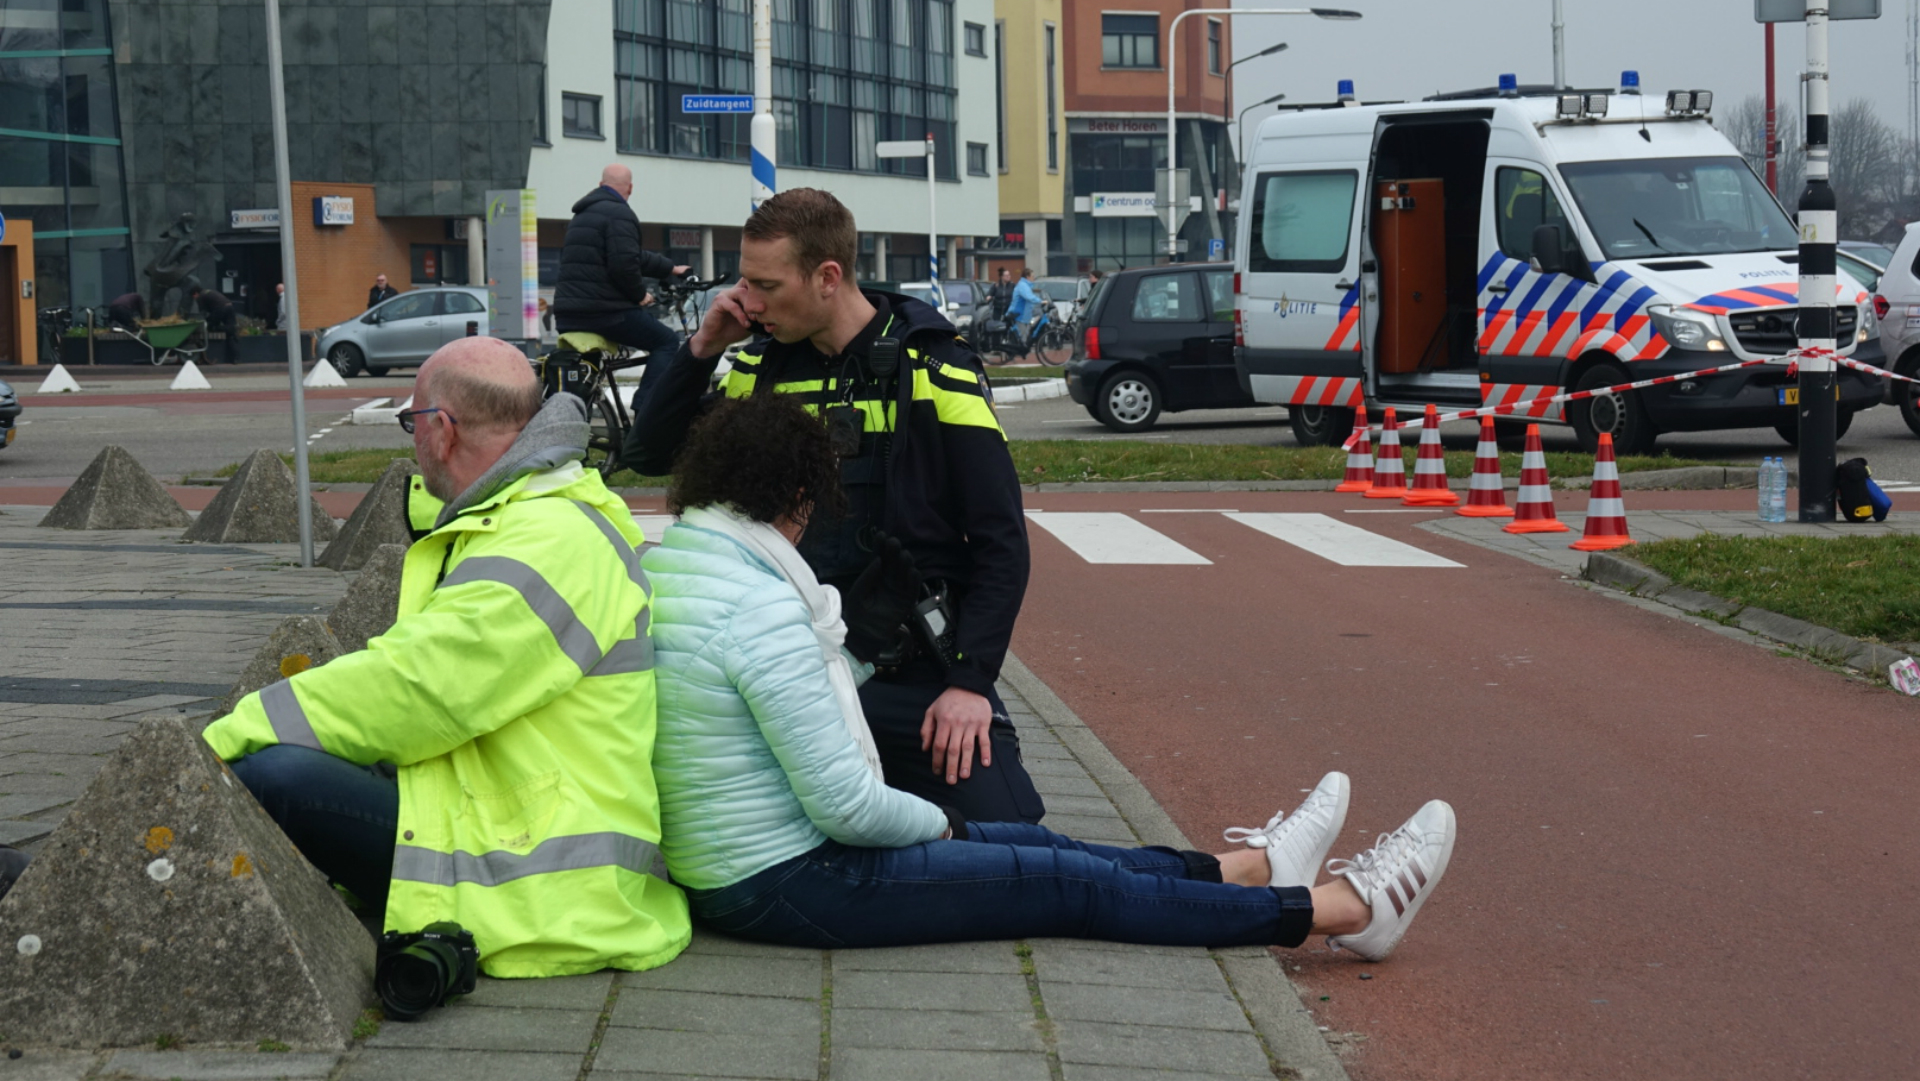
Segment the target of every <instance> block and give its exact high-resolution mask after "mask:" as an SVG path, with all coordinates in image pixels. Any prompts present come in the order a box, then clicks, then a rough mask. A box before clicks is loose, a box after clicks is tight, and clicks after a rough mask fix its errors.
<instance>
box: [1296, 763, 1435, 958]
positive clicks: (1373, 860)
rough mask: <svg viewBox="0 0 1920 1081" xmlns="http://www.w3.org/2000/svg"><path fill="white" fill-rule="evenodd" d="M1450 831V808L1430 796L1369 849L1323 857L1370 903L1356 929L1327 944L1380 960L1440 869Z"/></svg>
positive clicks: (1397, 938)
mask: <svg viewBox="0 0 1920 1081" xmlns="http://www.w3.org/2000/svg"><path fill="white" fill-rule="evenodd" d="M1454 833H1455V824H1454V818H1453V808H1452V807H1449V806H1448V805H1447V804H1446V802H1445V801H1444V800H1434V801H1433V802H1431V803H1429V804H1427V805H1426V806H1425V807H1422V808H1420V809H1419V810H1418V811H1415V812H1414V815H1413V817H1412V818H1409V819H1407V821H1406V824H1405V825H1402V826H1401V827H1400V828H1399V829H1397V830H1394V831H1393V832H1392V833H1389V834H1386V835H1385V836H1383V837H1381V838H1380V840H1379V841H1378V842H1377V843H1376V844H1375V845H1374V846H1373V848H1372V849H1370V850H1368V851H1366V852H1362V853H1360V854H1359V855H1357V856H1355V857H1353V858H1352V859H1350V860H1330V861H1328V863H1327V873H1328V874H1334V875H1344V876H1346V879H1347V881H1348V882H1351V883H1352V884H1353V888H1354V889H1355V890H1358V891H1359V893H1360V899H1361V900H1362V901H1365V902H1366V903H1367V904H1368V905H1370V906H1372V908H1373V919H1372V920H1371V921H1370V922H1369V923H1368V924H1367V929H1366V930H1364V931H1361V932H1360V933H1359V934H1354V935H1337V936H1331V937H1329V938H1328V939H1327V945H1329V946H1332V947H1334V948H1335V949H1342V950H1352V951H1353V952H1354V953H1357V954H1359V955H1360V956H1361V957H1364V958H1366V959H1367V960H1369V961H1381V960H1385V959H1386V956H1387V954H1389V953H1392V952H1393V948H1394V947H1395V946H1397V945H1399V944H1400V937H1401V936H1402V935H1405V934H1406V933H1407V925H1408V924H1410V923H1412V922H1413V917H1414V916H1415V914H1417V913H1418V912H1419V911H1420V906H1421V905H1423V904H1425V903H1426V901H1427V898H1428V897H1429V896H1430V895H1432V893H1433V887H1435V886H1437V885H1439V883H1440V876H1441V875H1442V874H1445V873H1446V870H1447V861H1448V860H1450V859H1452V858H1453V840H1454Z"/></svg>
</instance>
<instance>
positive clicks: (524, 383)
mask: <svg viewBox="0 0 1920 1081" xmlns="http://www.w3.org/2000/svg"><path fill="white" fill-rule="evenodd" d="M414 386H415V389H414V405H415V406H416V408H414V409H411V410H409V411H408V412H406V413H402V414H401V422H402V424H403V425H404V426H405V427H406V428H407V429H408V430H409V431H410V432H412V433H413V441H414V452H415V455H416V457H417V458H418V460H419V464H420V471H421V475H422V479H423V480H424V484H425V489H426V491H425V492H416V493H415V499H414V503H415V507H414V509H415V511H416V512H418V511H421V510H422V509H423V505H424V506H426V507H430V505H431V504H430V503H424V501H423V497H425V496H428V495H430V496H431V497H432V499H433V500H438V501H440V502H443V503H444V504H445V505H444V506H443V507H440V508H439V509H438V513H437V515H436V516H435V517H434V518H433V520H432V531H431V532H429V533H427V534H426V536H424V537H422V538H420V539H419V540H418V541H417V542H416V543H415V544H414V545H413V547H412V548H410V549H409V550H408V552H407V558H406V566H405V570H404V572H403V574H402V579H401V586H400V616H399V620H398V621H397V622H396V623H395V624H394V625H393V628H392V629H391V630H389V631H388V632H387V633H385V634H383V635H381V636H380V637H378V638H375V639H374V640H373V641H371V642H369V643H368V644H367V648H366V649H365V650H362V651H361V652H358V653H353V654H349V655H347V656H345V657H341V658H339V659H338V660H335V661H333V662H332V663H330V664H327V665H325V666H324V667H320V668H315V669H311V670H309V671H306V672H301V673H299V674H296V675H294V676H292V677H291V678H289V679H286V680H283V681H281V682H279V683H276V684H273V685H272V686H270V687H267V688H266V689H265V690H262V691H260V692H259V693H257V694H252V695H249V696H247V697H246V698H245V699H243V700H242V701H241V702H240V704H239V706H238V708H236V709H235V710H234V712H233V713H232V714H231V715H229V716H227V717H225V718H223V719H221V720H219V721H216V722H214V724H213V725H212V726H210V727H209V728H208V729H207V730H206V740H207V742H208V743H209V744H211V745H212V747H213V749H214V750H215V751H216V752H218V753H219V755H220V757H222V758H224V759H227V760H228V761H230V762H232V763H233V770H234V773H235V775H237V776H238V777H239V778H240V779H241V780H242V781H243V782H244V783H245V784H246V785H247V787H248V789H249V790H250V791H252V792H253V793H254V795H255V796H256V797H257V798H259V800H260V802H261V804H262V805H263V806H264V807H265V808H266V809H267V812H268V813H269V814H271V815H272V816H273V817H274V819H275V820H276V821H277V822H279V823H280V825H281V828H282V829H284V830H285V831H286V832H287V835H288V836H289V837H290V838H291V839H292V840H293V842H294V843H295V844H296V845H297V846H299V848H300V850H301V851H302V852H303V853H305V854H306V856H307V858H308V859H310V860H312V861H313V863H314V864H315V865H316V866H317V867H319V868H320V870H322V871H323V872H325V873H326V874H327V875H328V876H329V877H331V878H332V879H334V881H336V882H339V883H340V884H342V885H343V886H345V887H347V888H348V889H349V890H351V891H352V892H353V893H354V894H355V895H357V896H358V897H359V898H360V899H361V900H362V902H364V903H366V904H368V905H370V906H378V905H382V904H384V906H385V911H386V916H385V925H386V929H387V930H389V931H417V930H420V929H421V928H422V927H424V926H425V925H427V924H429V923H433V922H435V921H438V920H452V921H455V922H457V923H459V924H461V925H462V926H463V927H465V928H466V929H467V930H469V931H471V932H472V933H473V936H474V939H475V941H476V943H477V945H478V946H479V949H480V966H481V968H482V970H483V971H485V972H486V973H487V974H489V975H492V976H504V977H515V976H558V975H566V974H571V973H580V972H592V971H595V970H597V969H601V968H607V967H613V968H626V969H644V968H652V967H654V966H656V965H661V964H664V963H666V962H667V961H669V960H672V959H673V958H674V957H675V956H676V955H677V954H678V953H679V952H680V951H681V950H682V949H684V948H685V947H686V945H687V942H688V940H689V938H690V937H691V934H692V930H691V925H690V924H689V922H688V918H687V903H686V898H685V896H684V895H683V894H681V892H680V891H679V889H678V888H676V887H675V886H673V885H671V884H670V883H668V882H667V881H666V877H665V870H664V864H662V863H661V862H660V857H659V853H658V849H657V847H656V846H657V845H658V844H659V841H660V806H659V796H658V793H657V791H656V789H655V787H654V782H653V772H652V768H651V762H650V759H651V757H652V753H653V741H654V682H653V642H652V638H651V636H650V635H649V631H648V623H649V615H650V609H649V607H648V590H647V586H646V579H645V576H644V575H643V574H642V573H641V570H640V561H639V558H638V556H637V555H636V554H635V546H636V545H638V544H639V543H640V541H641V536H640V531H639V529H638V528H637V527H635V526H634V524H633V519H632V516H631V514H630V513H629V512H628V510H627V508H626V506H625V504H623V503H622V502H621V501H620V499H619V498H618V497H616V496H614V495H613V494H612V493H610V492H608V491H607V489H606V487H605V486H604V485H603V484H602V483H601V482H600V477H599V476H598V474H596V473H592V472H589V471H586V470H584V469H582V468H581V465H580V458H581V457H582V455H583V454H584V452H585V448H586V441H587V421H586V408H585V406H584V405H583V404H582V403H581V402H580V400H579V399H578V398H575V397H573V396H572V395H566V394H561V395H555V396H554V397H553V398H552V399H551V400H549V401H547V402H546V403H545V405H544V406H543V405H542V404H541V398H540V387H539V384H538V382H537V381H536V380H535V379H534V377H533V374H532V371H531V369H530V367H529V366H528V364H527V361H526V358H525V357H524V356H522V355H521V354H520V352H519V351H518V350H516V349H514V348H513V347H512V346H509V345H507V344H506V343H505V342H501V341H498V340H497V339H492V338H464V339H458V340H456V341H455V342H454V343H452V344H450V345H448V346H446V347H445V348H443V349H441V350H440V351H439V352H438V353H435V354H434V355H433V357H432V358H431V359H429V360H428V361H427V363H426V364H425V365H423V366H422V367H421V369H420V375H419V378H418V379H417V380H416V382H415V385H414ZM415 520H416V523H417V522H418V521H420V517H419V515H418V514H416V515H415Z"/></svg>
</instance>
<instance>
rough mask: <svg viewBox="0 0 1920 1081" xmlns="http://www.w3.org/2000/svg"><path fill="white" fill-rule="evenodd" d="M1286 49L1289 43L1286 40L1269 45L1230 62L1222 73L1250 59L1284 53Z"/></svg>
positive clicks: (1228, 72) (1229, 71) (1230, 70)
mask: <svg viewBox="0 0 1920 1081" xmlns="http://www.w3.org/2000/svg"><path fill="white" fill-rule="evenodd" d="M1286 51H1287V43H1286V42H1284V41H1283V42H1281V43H1280V44H1278V45H1269V46H1267V47H1266V48H1264V49H1262V50H1260V51H1259V52H1257V53H1252V54H1249V55H1247V56H1243V57H1241V58H1240V59H1238V60H1235V61H1234V62H1233V63H1231V64H1228V65H1227V70H1226V71H1225V72H1222V74H1230V73H1231V72H1232V71H1233V69H1234V68H1237V67H1239V66H1240V65H1242V64H1244V63H1246V62H1247V61H1249V60H1258V59H1260V58H1261V57H1263V56H1272V55H1273V54H1274V53H1283V52H1286Z"/></svg>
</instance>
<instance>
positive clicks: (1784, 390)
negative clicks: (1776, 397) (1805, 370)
mask: <svg viewBox="0 0 1920 1081" xmlns="http://www.w3.org/2000/svg"><path fill="white" fill-rule="evenodd" d="M1779 393H1780V404H1781V405H1799V404H1800V388H1799V387H1781V388H1780V392H1779ZM1833 400H1834V401H1836V402H1837V401H1839V400H1840V388H1839V387H1834V388H1833Z"/></svg>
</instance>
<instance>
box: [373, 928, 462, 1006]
mask: <svg viewBox="0 0 1920 1081" xmlns="http://www.w3.org/2000/svg"><path fill="white" fill-rule="evenodd" d="M459 967H460V958H459V955H458V954H457V953H456V952H455V951H454V948H453V947H452V946H449V945H447V944H446V943H444V942H440V941H437V940H435V939H423V940H422V941H419V942H416V943H414V944H413V945H411V946H408V947H407V948H406V949H404V950H400V951H398V952H395V953H391V954H388V955H387V956H386V957H383V958H381V960H380V967H379V968H378V969H377V970H376V971H375V972H374V977H373V983H374V988H375V989H376V990H377V991H379V993H380V1004H381V1005H382V1006H383V1007H385V1009H386V1014H387V1017H388V1018H389V1019H390V1020H394V1021H415V1020H418V1019H419V1018H420V1017H421V1016H423V1015H424V1014H425V1013H426V1012H427V1011H428V1010H431V1009H433V1008H434V1007H435V1006H438V1005H440V1004H441V1003H442V1002H444V1001H446V998H447V988H448V987H449V986H450V985H451V983H452V981H453V977H454V974H455V973H456V972H458V971H459Z"/></svg>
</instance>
